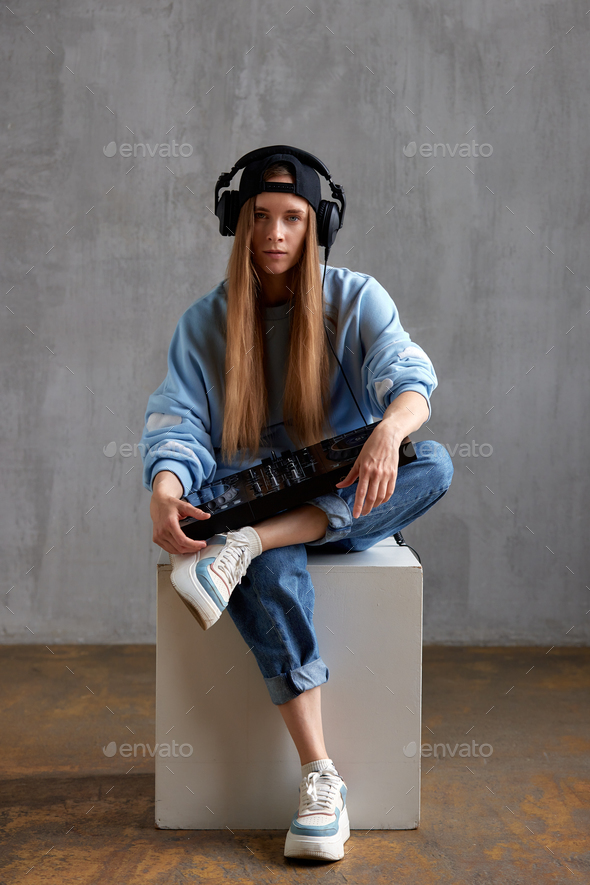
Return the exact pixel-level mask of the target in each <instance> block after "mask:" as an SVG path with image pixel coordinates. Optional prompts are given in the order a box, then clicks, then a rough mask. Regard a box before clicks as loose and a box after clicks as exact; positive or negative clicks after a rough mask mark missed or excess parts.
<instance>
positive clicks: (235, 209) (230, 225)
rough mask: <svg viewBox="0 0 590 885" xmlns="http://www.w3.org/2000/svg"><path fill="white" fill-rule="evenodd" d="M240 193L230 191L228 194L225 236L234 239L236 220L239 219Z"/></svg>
mask: <svg viewBox="0 0 590 885" xmlns="http://www.w3.org/2000/svg"><path fill="white" fill-rule="evenodd" d="M239 199H240V192H239V191H230V193H229V213H228V216H229V217H228V218H227V221H226V229H227V234H226V236H229V237H235V235H236V227H237V226H238V218H239V217H240V208H241V207H240V204H239Z"/></svg>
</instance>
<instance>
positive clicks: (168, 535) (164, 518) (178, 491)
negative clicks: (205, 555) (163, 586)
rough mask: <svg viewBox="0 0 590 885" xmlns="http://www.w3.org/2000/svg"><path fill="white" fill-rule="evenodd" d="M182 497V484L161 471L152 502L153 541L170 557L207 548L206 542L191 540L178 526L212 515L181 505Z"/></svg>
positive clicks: (184, 502) (166, 471)
mask: <svg viewBox="0 0 590 885" xmlns="http://www.w3.org/2000/svg"><path fill="white" fill-rule="evenodd" d="M183 493H184V489H183V486H182V483H181V482H180V480H179V479H178V477H177V476H176V474H175V473H172V472H171V471H170V470H162V471H160V473H157V474H156V476H155V477H154V481H153V483H152V500H151V501H150V516H151V517H152V522H153V523H154V534H153V541H154V543H155V544H157V545H158V546H159V547H161V548H162V549H163V550H166V552H167V553H194V552H195V551H196V550H201V549H202V548H203V547H206V546H207V542H206V541H194V540H192V538H188V537H187V536H186V535H185V533H184V532H183V531H182V529H181V528H180V526H179V522H180V520H181V519H184V518H185V516H194V517H195V518H196V519H209V518H210V517H211V514H210V513H204V512H203V511H202V510H199V509H198V507H193V505H192V504H189V503H188V501H181V500H180V497H181V495H182V494H183Z"/></svg>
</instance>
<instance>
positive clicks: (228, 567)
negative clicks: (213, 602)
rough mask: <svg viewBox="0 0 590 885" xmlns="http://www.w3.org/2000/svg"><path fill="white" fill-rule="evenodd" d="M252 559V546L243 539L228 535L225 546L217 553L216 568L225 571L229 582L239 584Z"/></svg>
mask: <svg viewBox="0 0 590 885" xmlns="http://www.w3.org/2000/svg"><path fill="white" fill-rule="evenodd" d="M251 560H252V554H251V551H250V548H249V547H248V546H246V545H244V543H243V542H242V541H239V540H237V539H235V538H230V537H229V535H228V536H227V539H226V542H225V546H224V547H223V549H222V550H221V551H220V552H219V554H218V555H217V558H216V560H215V568H216V569H218V570H219V571H220V572H223V574H224V575H225V578H226V580H227V582H228V584H229V585H230V586H231V585H232V584H234V585H235V584H237V583H239V582H240V581H241V579H242V578H243V577H244V575H245V574H246V572H247V570H248V566H249V565H250V562H251Z"/></svg>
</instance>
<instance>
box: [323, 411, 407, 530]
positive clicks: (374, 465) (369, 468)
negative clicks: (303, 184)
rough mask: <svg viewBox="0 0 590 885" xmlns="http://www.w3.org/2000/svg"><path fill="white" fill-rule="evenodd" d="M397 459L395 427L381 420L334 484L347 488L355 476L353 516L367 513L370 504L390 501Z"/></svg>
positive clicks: (397, 444)
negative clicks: (349, 465) (346, 472)
mask: <svg viewBox="0 0 590 885" xmlns="http://www.w3.org/2000/svg"><path fill="white" fill-rule="evenodd" d="M398 463H399V441H398V434H397V433H396V431H395V428H394V427H393V426H392V425H391V424H389V423H385V422H383V421H382V422H381V423H380V424H379V426H378V427H376V428H375V430H373V432H372V433H371V435H370V437H369V438H368V439H367V441H366V442H365V444H364V446H363V447H362V449H361V450H360V452H359V455H358V458H357V459H356V461H355V462H354V464H353V465H352V467H351V468H350V471H349V473H348V475H347V476H345V477H344V479H342V480H340V482H339V483H337V484H336V488H337V489H338V488H342V489H343V488H346V487H347V486H350V485H352V484H353V483H354V482H356V480H357V479H358V481H359V484H358V488H357V490H356V495H355V498H354V508H353V512H352V515H353V518H354V519H358V517H359V516H367V515H368V514H369V513H370V512H371V510H372V509H373V507H378V506H379V505H380V504H383V503H384V502H385V501H389V499H390V498H391V496H392V495H393V492H394V489H395V483H396V480H397V468H398Z"/></svg>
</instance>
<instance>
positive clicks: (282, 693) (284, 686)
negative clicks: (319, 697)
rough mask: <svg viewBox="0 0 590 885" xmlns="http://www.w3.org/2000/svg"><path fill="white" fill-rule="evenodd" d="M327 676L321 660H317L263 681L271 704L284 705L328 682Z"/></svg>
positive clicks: (327, 671)
mask: <svg viewBox="0 0 590 885" xmlns="http://www.w3.org/2000/svg"><path fill="white" fill-rule="evenodd" d="M329 675H330V673H329V670H328V668H327V667H326V665H325V664H324V662H323V661H322V659H321V658H317V660H315V661H310V663H309V664H304V665H303V666H302V667H298V668H297V669H296V670H290V671H289V672H288V673H281V674H280V676H270V677H268V678H265V680H264V681H265V682H266V687H267V688H268V693H269V694H270V699H271V701H272V702H273V704H286V703H287V701H292V700H293V699H294V698H297V697H299V695H300V694H302V693H303V692H304V691H308V690H309V689H310V688H316V686H318V685H323V684H324V682H327V681H328V677H329Z"/></svg>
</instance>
